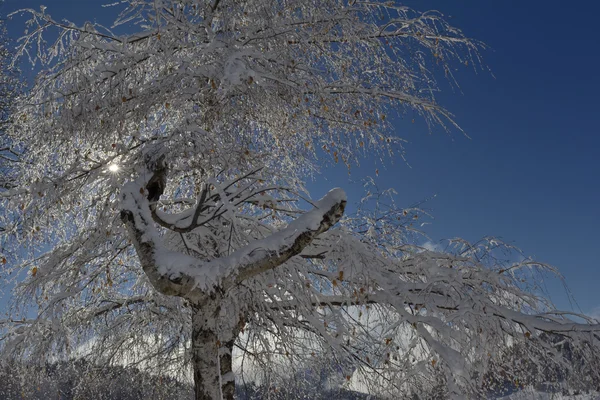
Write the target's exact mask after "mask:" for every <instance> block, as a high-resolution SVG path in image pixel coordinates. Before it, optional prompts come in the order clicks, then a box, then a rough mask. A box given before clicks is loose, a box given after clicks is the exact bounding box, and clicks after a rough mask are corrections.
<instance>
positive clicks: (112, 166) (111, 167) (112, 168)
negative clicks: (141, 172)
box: [108, 164, 120, 172]
mask: <svg viewBox="0 0 600 400" xmlns="http://www.w3.org/2000/svg"><path fill="white" fill-rule="evenodd" d="M119 169H120V167H119V166H118V165H117V164H110V165H109V166H108V170H109V171H110V172H117V171H118V170H119Z"/></svg>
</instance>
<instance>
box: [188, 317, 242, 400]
mask: <svg viewBox="0 0 600 400" xmlns="http://www.w3.org/2000/svg"><path fill="white" fill-rule="evenodd" d="M206 311H208V310H205V309H203V308H194V309H193V312H192V366H193V369H194V399H195V400H217V399H220V398H221V385H220V380H221V376H220V373H219V372H220V371H219V365H218V364H219V349H218V338H217V334H216V333H215V331H214V328H212V327H210V324H209V320H210V319H212V318H214V316H212V315H208V313H207V312H206ZM232 399H233V397H232Z"/></svg>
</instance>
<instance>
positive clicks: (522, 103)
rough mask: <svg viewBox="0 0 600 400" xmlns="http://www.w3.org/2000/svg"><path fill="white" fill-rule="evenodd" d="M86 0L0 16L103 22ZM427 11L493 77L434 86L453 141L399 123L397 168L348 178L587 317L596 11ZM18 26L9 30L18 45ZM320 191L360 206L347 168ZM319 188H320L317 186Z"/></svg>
mask: <svg viewBox="0 0 600 400" xmlns="http://www.w3.org/2000/svg"><path fill="white" fill-rule="evenodd" d="M103 3H108V0H107V1H101V0H98V1H94V0H46V1H39V0H6V1H5V5H4V6H3V11H4V12H7V11H12V10H15V9H17V8H22V7H35V8H38V7H39V4H46V5H47V6H48V12H49V13H50V14H52V15H53V16H55V17H56V18H59V17H65V18H68V19H71V20H73V21H74V22H77V23H81V22H83V21H84V20H86V19H94V18H97V19H98V20H99V21H103V20H104V18H105V17H104V16H105V15H107V14H108V12H107V10H106V9H102V8H101V7H100V5H101V4H103ZM405 3H406V4H407V5H409V6H412V7H414V8H416V9H419V10H426V9H437V10H439V11H441V12H443V13H444V14H445V15H447V16H451V19H450V20H451V22H452V23H453V24H454V25H456V26H458V27H460V28H461V29H462V30H463V31H464V32H465V33H466V34H467V35H468V36H470V37H473V38H476V39H479V40H481V41H483V42H485V43H486V44H487V45H488V46H490V47H491V49H490V50H488V51H485V52H484V53H483V55H484V61H485V63H486V64H487V65H488V66H489V67H490V68H491V70H492V72H493V76H492V75H491V74H489V73H487V72H484V71H479V72H478V73H477V74H475V73H474V72H473V70H472V69H471V68H459V71H458V73H457V77H458V79H459V82H460V91H456V90H455V91H452V90H451V89H450V87H449V86H448V85H445V84H444V83H442V85H441V86H442V89H444V92H443V93H441V94H440V95H439V97H438V99H439V100H440V103H441V104H443V105H444V106H446V107H447V108H448V109H449V110H450V111H452V112H453V113H454V114H455V116H456V120H457V121H458V122H459V124H460V125H461V127H462V128H463V129H464V130H465V131H466V132H467V134H468V135H469V136H470V137H471V139H468V138H466V137H465V136H463V135H462V134H461V133H460V132H453V133H452V134H447V133H445V132H443V131H442V130H440V129H437V130H434V131H433V132H429V131H428V130H427V128H426V127H425V126H424V125H423V124H420V123H419V122H417V123H415V124H414V125H413V124H410V123H401V124H399V125H398V134H399V135H400V136H402V137H404V138H405V139H407V140H408V141H409V142H410V143H409V144H408V145H407V146H406V150H407V159H408V162H409V163H410V166H408V165H407V164H406V163H404V162H403V161H402V160H397V161H396V162H395V163H394V164H393V165H387V167H385V168H383V167H382V166H380V165H377V162H376V161H375V160H365V161H364V162H363V163H362V166H361V168H359V169H355V170H354V171H353V175H352V177H351V178H352V179H354V180H359V179H360V178H361V177H363V176H365V175H374V172H375V169H376V168H378V169H379V176H378V177H377V178H376V179H377V183H378V184H379V185H380V186H381V187H384V188H386V187H394V188H395V189H396V190H397V191H398V193H399V196H398V202H399V204H401V205H406V206H408V205H411V204H413V203H415V202H417V201H420V200H423V199H425V198H429V197H431V196H433V195H437V196H436V198H435V199H433V200H431V201H429V202H428V203H427V204H426V207H427V208H428V209H430V210H431V212H432V213H433V216H434V217H435V219H434V220H432V221H430V222H432V224H431V225H428V226H427V227H425V229H426V233H428V234H429V236H430V237H431V238H432V240H433V241H434V242H435V241H438V240H441V239H444V238H452V237H456V236H460V237H463V238H465V239H468V240H472V241H474V240H477V239H478V238H480V237H482V236H486V235H493V236H499V237H501V238H503V239H504V240H506V241H508V242H511V243H514V244H515V245H517V246H518V247H520V248H521V249H522V250H523V251H524V252H525V253H526V254H527V255H531V256H533V257H535V258H536V259H538V260H540V261H543V262H547V263H549V264H552V265H555V266H557V267H559V268H560V270H561V272H562V273H563V275H564V276H565V277H566V279H567V283H568V285H569V287H570V289H571V290H572V291H573V293H574V294H575V297H576V299H577V301H578V303H579V305H580V306H581V309H583V311H585V312H593V311H594V310H595V309H597V307H598V306H600V292H599V291H598V289H597V286H598V282H599V281H600V268H599V265H598V264H599V262H598V261H597V254H596V253H597V250H596V246H597V245H598V244H599V243H600V230H599V229H598V227H599V226H600V210H599V206H600V185H599V182H600V158H599V157H598V154H597V153H598V151H600V135H598V130H599V127H598V123H599V117H598V116H599V115H600V113H599V112H598V110H599V108H600V107H599V106H600V100H599V97H598V93H599V92H600V74H598V73H597V70H598V68H599V66H600V53H599V52H598V50H597V49H598V44H597V41H598V39H600V34H599V33H598V30H597V28H595V26H596V25H597V17H596V15H598V13H600V3H597V2H592V1H589V0H588V1H584V0H571V1H569V2H568V3H567V2H564V1H560V2H559V1H557V0H543V1H542V0H528V1H522V0H519V1H517V0H484V1H481V0H457V1H452V2H451V1H447V0H430V1H429V0H412V1H407V2H405ZM21 27H22V25H16V24H15V23H10V24H9V29H11V32H10V33H11V34H12V35H13V36H18V35H19V33H20V32H21V31H22V29H21ZM325 178H326V180H325V179H323V180H322V181H321V182H319V183H318V184H316V187H317V190H319V191H321V189H322V188H321V186H322V187H323V188H324V187H329V186H342V187H345V188H347V189H349V192H350V195H351V197H352V196H354V197H358V196H359V195H360V194H359V191H358V190H357V187H358V185H352V184H350V183H348V181H347V174H346V172H345V171H342V170H341V169H340V170H328V172H327V174H326V177H325ZM323 190H324V189H323ZM548 288H549V290H550V292H551V293H552V297H553V299H554V300H555V301H556V303H557V305H558V306H560V307H568V306H569V304H568V302H567V300H566V297H565V296H563V295H562V286H561V285H560V284H559V283H557V282H548Z"/></svg>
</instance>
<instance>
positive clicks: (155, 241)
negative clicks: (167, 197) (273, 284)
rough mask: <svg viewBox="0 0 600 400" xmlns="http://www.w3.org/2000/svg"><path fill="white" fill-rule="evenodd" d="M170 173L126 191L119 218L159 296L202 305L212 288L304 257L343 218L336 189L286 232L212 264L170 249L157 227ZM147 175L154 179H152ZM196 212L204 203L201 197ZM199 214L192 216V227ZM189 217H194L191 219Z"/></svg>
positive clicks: (127, 187) (136, 182) (339, 192)
mask: <svg viewBox="0 0 600 400" xmlns="http://www.w3.org/2000/svg"><path fill="white" fill-rule="evenodd" d="M165 175H166V171H165V170H164V169H161V170H159V171H157V172H155V173H147V174H142V176H141V177H140V178H138V179H136V180H134V181H132V182H130V183H128V184H127V185H125V187H124V188H123V194H122V196H123V199H122V202H121V208H122V211H121V219H122V220H123V222H124V223H125V225H126V227H127V230H128V232H129V235H130V237H131V239H132V241H133V243H134V245H135V248H136V251H137V253H138V256H139V258H140V262H141V264H142V268H143V269H144V271H145V273H146V275H147V276H148V278H149V280H150V282H151V283H152V285H153V286H154V287H155V288H156V289H157V290H158V291H159V292H161V293H163V294H167V295H176V296H181V297H186V298H188V299H191V300H200V299H201V298H203V297H204V296H205V293H206V292H210V291H212V290H213V289H214V288H220V289H221V290H225V291H226V290H228V289H230V288H231V287H233V286H234V285H237V284H239V283H241V282H243V281H245V280H247V279H249V278H252V277H254V276H256V275H258V274H260V273H263V272H265V271H268V270H270V269H273V268H276V267H278V266H279V265H281V264H283V263H284V262H286V261H287V260H289V259H290V258H291V257H293V256H295V255H298V254H300V252H302V250H303V249H304V248H305V247H306V246H308V245H309V244H310V243H311V242H312V241H313V239H314V238H315V237H317V236H318V235H319V234H321V233H323V232H325V231H327V230H328V229H329V228H331V227H332V226H333V225H335V223H337V221H338V220H339V219H340V218H341V216H342V215H343V212H344V208H345V205H346V195H345V193H344V191H343V190H341V189H333V190H331V191H330V192H329V193H328V194H327V195H325V196H324V197H323V198H322V199H321V200H319V201H318V202H316V203H315V208H314V209H313V210H311V211H309V212H307V213H305V214H303V215H301V216H300V217H298V218H297V219H295V220H294V221H292V222H291V223H290V224H289V225H288V226H287V227H286V228H284V229H282V230H280V231H278V232H275V233H273V234H272V235H270V236H267V237H266V238H264V239H261V240H256V241H254V242H252V243H250V244H248V245H247V246H245V247H242V248H240V249H238V250H236V251H234V252H233V253H232V254H230V255H229V256H226V257H221V258H217V259H214V260H212V261H209V262H205V261H202V260H199V259H197V258H195V257H192V256H189V255H187V254H183V253H180V252H174V251H170V250H168V249H167V248H166V247H165V245H164V243H163V239H162V238H161V235H160V234H159V232H158V230H157V228H156V227H155V226H154V220H153V216H152V213H153V210H154V208H155V206H154V205H153V204H152V203H151V200H152V201H156V200H158V198H159V197H160V195H161V194H162V190H164V184H162V183H161V184H157V182H164V179H165ZM148 176H150V178H149V179H148ZM200 196H201V199H200V201H199V203H198V205H197V206H198V207H202V206H203V204H204V200H206V193H205V192H203V193H202V194H201V195H200ZM197 214H199V213H198V212H194V217H193V219H192V223H194V222H195V221H196V220H197V217H198V215H197ZM190 215H191V214H190Z"/></svg>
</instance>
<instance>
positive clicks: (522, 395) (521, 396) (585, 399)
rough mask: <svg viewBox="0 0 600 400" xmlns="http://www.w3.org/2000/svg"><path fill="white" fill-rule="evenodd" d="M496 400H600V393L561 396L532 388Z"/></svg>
mask: <svg viewBox="0 0 600 400" xmlns="http://www.w3.org/2000/svg"><path fill="white" fill-rule="evenodd" d="M497 400H600V393H598V392H595V393H588V394H580V395H563V394H560V393H545V392H537V391H535V390H533V389H532V388H526V389H524V390H521V391H520V392H517V393H513V394H511V395H509V396H505V397H499V398H497Z"/></svg>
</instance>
